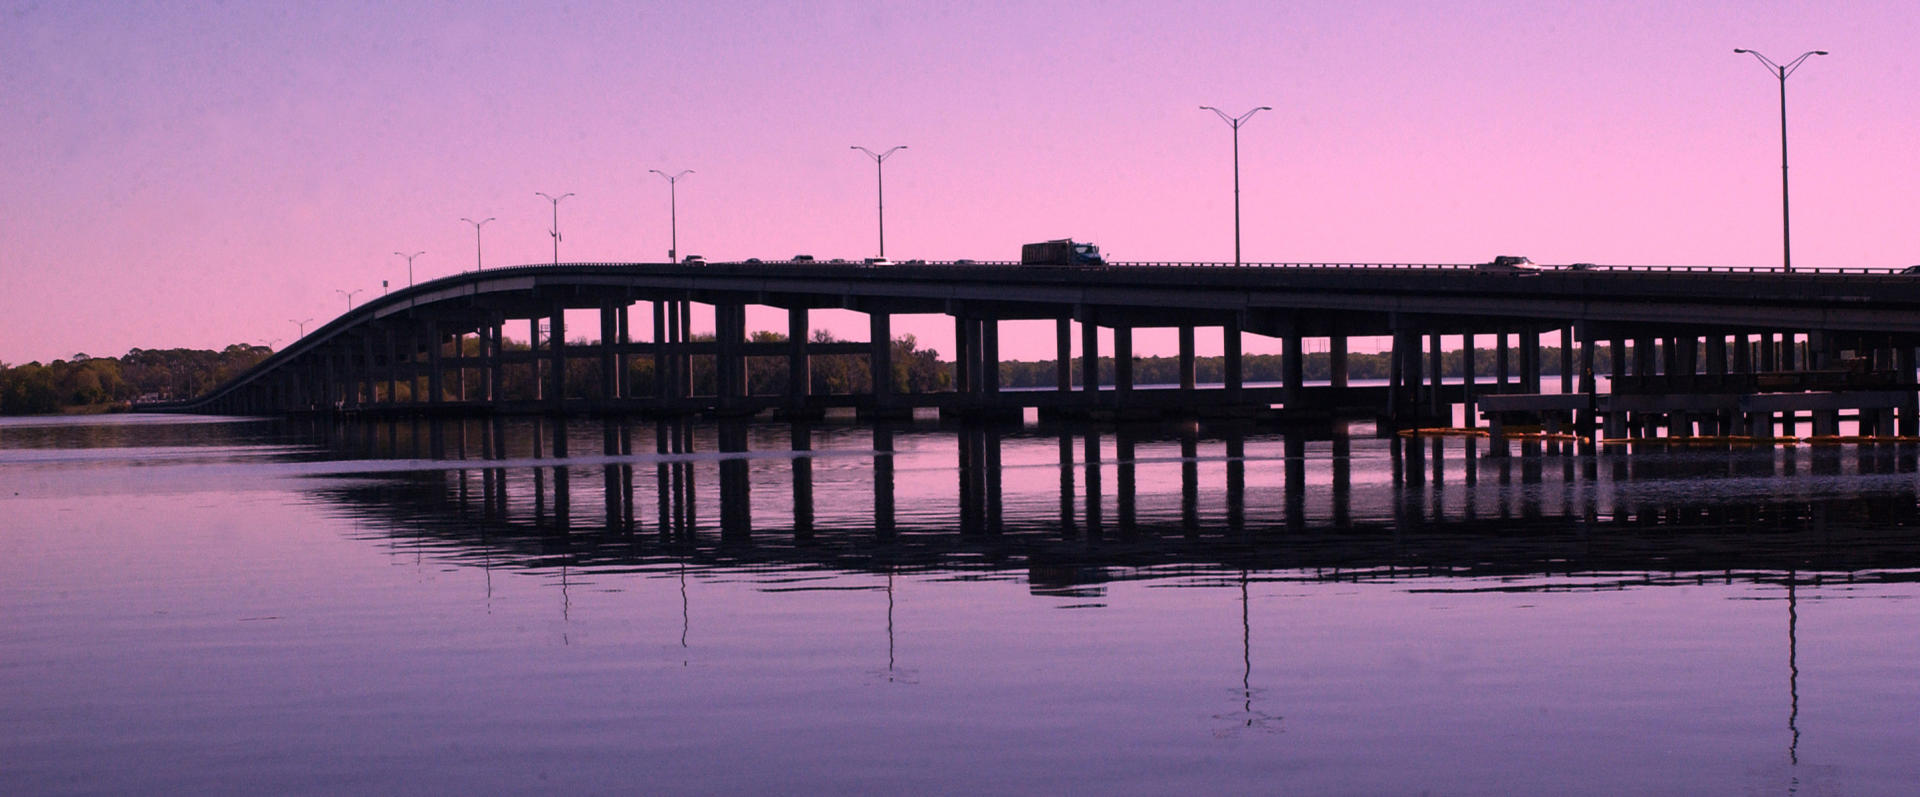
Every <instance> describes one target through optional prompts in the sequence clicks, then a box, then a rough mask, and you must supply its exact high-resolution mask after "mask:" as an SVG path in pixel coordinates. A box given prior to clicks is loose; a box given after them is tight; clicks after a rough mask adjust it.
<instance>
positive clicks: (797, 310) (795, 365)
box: [787, 307, 958, 434]
mask: <svg viewBox="0 0 1920 797" xmlns="http://www.w3.org/2000/svg"><path fill="white" fill-rule="evenodd" d="M808 323H809V322H808V320H807V308H805V307H789V308H787V399H788V402H787V403H788V404H790V405H792V406H793V407H795V408H799V407H800V406H802V405H804V404H806V401H807V397H808V396H811V395H813V361H812V359H811V358H809V357H808V356H807V339H808V338H809V337H810V336H811V334H812V333H811V331H810V330H808V328H807V327H808ZM956 367H958V366H956ZM796 434H797V433H796Z"/></svg>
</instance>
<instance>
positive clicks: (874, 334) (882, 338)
mask: <svg viewBox="0 0 1920 797" xmlns="http://www.w3.org/2000/svg"><path fill="white" fill-rule="evenodd" d="M892 321H893V317H892V316H890V315H888V314H887V313H886V312H885V311H883V310H874V311H871V312H869V313H867V333H868V349H867V351H868V355H867V365H868V367H869V371H870V372H871V378H872V379H873V403H874V406H876V407H891V406H893V326H892ZM889 462H891V460H889Z"/></svg>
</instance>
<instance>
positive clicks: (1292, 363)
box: [1280, 325, 1307, 409]
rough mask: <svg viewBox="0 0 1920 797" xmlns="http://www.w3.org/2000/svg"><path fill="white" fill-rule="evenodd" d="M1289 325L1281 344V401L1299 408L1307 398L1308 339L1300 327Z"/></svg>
mask: <svg viewBox="0 0 1920 797" xmlns="http://www.w3.org/2000/svg"><path fill="white" fill-rule="evenodd" d="M1289 327H1290V328H1289V329H1288V330H1287V331H1286V336H1285V337H1284V338H1282V339H1281V346H1280V386H1281V401H1282V402H1284V403H1285V404H1286V405H1287V409H1298V408H1299V407H1300V406H1301V405H1302V403H1303V402H1304V401H1305V399H1306V393H1305V388H1306V359H1307V354H1306V341H1305V340H1304V339H1302V338H1301V337H1300V330H1299V329H1298V328H1292V327H1291V325H1289Z"/></svg>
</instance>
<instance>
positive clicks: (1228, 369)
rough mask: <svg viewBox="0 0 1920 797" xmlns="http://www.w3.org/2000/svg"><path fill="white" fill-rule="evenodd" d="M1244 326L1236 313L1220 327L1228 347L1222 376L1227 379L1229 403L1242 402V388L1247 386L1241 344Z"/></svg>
mask: <svg viewBox="0 0 1920 797" xmlns="http://www.w3.org/2000/svg"><path fill="white" fill-rule="evenodd" d="M1242 326H1243V325H1242V324H1241V322H1240V316H1239V315H1237V314H1236V315H1234V316H1233V317H1232V318H1229V319H1227V323H1226V324H1224V325H1222V326H1221V329H1220V339H1221V342H1222V343H1224V344H1225V348H1226V356H1225V357H1223V358H1222V360H1224V362H1223V363H1222V365H1223V366H1224V373H1223V374H1222V376H1223V377H1224V379H1225V381H1226V389H1227V402H1228V403H1229V404H1238V403H1240V396H1241V390H1242V388H1244V387H1245V381H1246V380H1245V374H1246V362H1245V358H1244V357H1242V356H1241V345H1242V344H1243V343H1244V341H1243V340H1242V339H1241V327H1242Z"/></svg>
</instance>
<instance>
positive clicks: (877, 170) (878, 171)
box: [852, 144, 907, 260]
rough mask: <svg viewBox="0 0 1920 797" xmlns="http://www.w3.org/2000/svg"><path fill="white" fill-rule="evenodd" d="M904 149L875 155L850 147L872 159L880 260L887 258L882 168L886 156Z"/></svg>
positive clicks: (884, 191) (883, 174)
mask: <svg viewBox="0 0 1920 797" xmlns="http://www.w3.org/2000/svg"><path fill="white" fill-rule="evenodd" d="M906 148H907V145H905V144H901V145H900V146H897V147H894V148H893V149H890V150H887V151H886V152H882V153H880V154H878V155H876V154H874V152H873V150H870V149H867V148H866V147H861V146H855V147H852V149H857V150H860V151H861V152H865V153H867V157H869V158H872V159H873V173H874V182H875V185H876V186H878V188H879V193H878V194H876V196H877V197H878V199H877V202H878V207H879V210H880V258H881V259H882V260H884V259H886V257H887V175H886V170H885V168H884V167H885V165H886V163H887V156H889V155H892V154H893V153H895V152H899V151H900V150H903V149H906Z"/></svg>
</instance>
